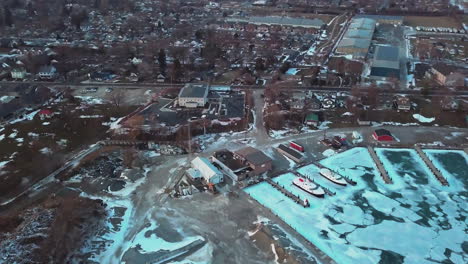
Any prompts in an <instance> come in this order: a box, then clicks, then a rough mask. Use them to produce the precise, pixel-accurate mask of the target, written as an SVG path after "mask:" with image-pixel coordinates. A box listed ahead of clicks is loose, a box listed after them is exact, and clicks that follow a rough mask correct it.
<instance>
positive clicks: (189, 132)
mask: <svg viewBox="0 0 468 264" xmlns="http://www.w3.org/2000/svg"><path fill="white" fill-rule="evenodd" d="M191 132H192V131H191V130H190V119H188V145H189V158H190V157H191V156H192V135H191Z"/></svg>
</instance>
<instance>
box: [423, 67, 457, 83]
mask: <svg viewBox="0 0 468 264" xmlns="http://www.w3.org/2000/svg"><path fill="white" fill-rule="evenodd" d="M426 76H427V77H429V78H433V79H434V80H435V81H436V82H437V83H438V84H440V85H444V86H455V87H457V86H465V75H464V74H463V73H461V72H460V71H459V69H458V68H457V67H456V66H452V65H448V64H444V63H437V64H435V65H433V66H432V67H431V69H430V70H429V71H427V72H426Z"/></svg>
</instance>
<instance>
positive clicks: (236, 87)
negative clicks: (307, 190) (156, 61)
mask: <svg viewBox="0 0 468 264" xmlns="http://www.w3.org/2000/svg"><path fill="white" fill-rule="evenodd" d="M15 84H30V85H45V86H49V87H70V88H72V89H80V88H86V87H112V88H114V89H115V88H120V89H142V88H146V89H148V88H154V89H166V88H181V87H183V86H184V85H185V83H178V84H170V83H77V84H76V83H75V84H73V83H55V82H0V87H1V86H2V85H15ZM220 85H224V84H220ZM231 87H232V89H234V90H264V89H265V87H266V86H263V85H231ZM275 87H277V88H278V89H281V90H289V91H290V90H297V91H301V90H308V91H309V90H310V91H317V92H346V91H350V89H351V87H349V86H341V87H340V86H318V85H316V86H297V85H289V86H275ZM433 88H436V89H435V91H431V93H430V95H446V94H450V95H463V96H468V90H457V91H450V93H447V92H446V91H440V90H438V88H439V87H433ZM380 92H381V94H408V95H420V94H421V92H420V91H419V90H407V89H380Z"/></svg>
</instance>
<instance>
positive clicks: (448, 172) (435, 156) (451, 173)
mask: <svg viewBox="0 0 468 264" xmlns="http://www.w3.org/2000/svg"><path fill="white" fill-rule="evenodd" d="M423 151H424V153H425V154H426V155H427V157H428V158H429V159H430V160H431V161H432V163H433V164H434V166H435V167H436V168H437V169H438V170H439V171H440V172H441V173H442V175H444V177H445V178H446V179H447V181H448V183H449V185H450V187H451V188H452V189H454V190H458V191H462V190H464V188H465V186H464V185H463V182H461V181H460V180H462V179H466V178H468V172H467V171H466V170H463V167H465V168H468V155H467V154H466V153H465V151H463V150H441V149H425V150H423ZM445 155H451V156H450V158H452V157H453V156H454V155H455V156H459V157H460V163H459V165H461V164H462V163H463V162H462V160H464V161H465V162H464V163H465V164H464V165H461V166H460V167H456V166H454V165H455V164H450V165H452V167H449V166H450V165H449V164H444V162H443V161H442V160H441V157H442V156H445ZM452 162H453V161H452Z"/></svg>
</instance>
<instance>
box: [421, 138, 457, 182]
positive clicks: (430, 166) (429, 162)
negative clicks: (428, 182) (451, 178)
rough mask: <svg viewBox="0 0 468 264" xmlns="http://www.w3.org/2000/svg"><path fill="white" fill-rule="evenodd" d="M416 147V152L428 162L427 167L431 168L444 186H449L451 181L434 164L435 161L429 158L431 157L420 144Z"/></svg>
mask: <svg viewBox="0 0 468 264" xmlns="http://www.w3.org/2000/svg"><path fill="white" fill-rule="evenodd" d="M414 149H415V150H416V152H417V153H418V154H419V156H420V157H421V159H422V160H423V161H424V163H426V165H427V167H429V169H430V170H431V172H432V174H434V176H435V177H436V178H437V180H438V181H439V182H440V183H441V184H442V185H443V186H449V183H448V181H447V179H446V178H445V177H444V176H443V175H442V173H441V172H440V171H439V170H438V169H437V168H436V167H435V166H434V163H432V161H431V160H430V159H429V157H428V156H427V155H426V153H424V151H423V150H422V149H421V147H420V146H418V145H416V146H414Z"/></svg>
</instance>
